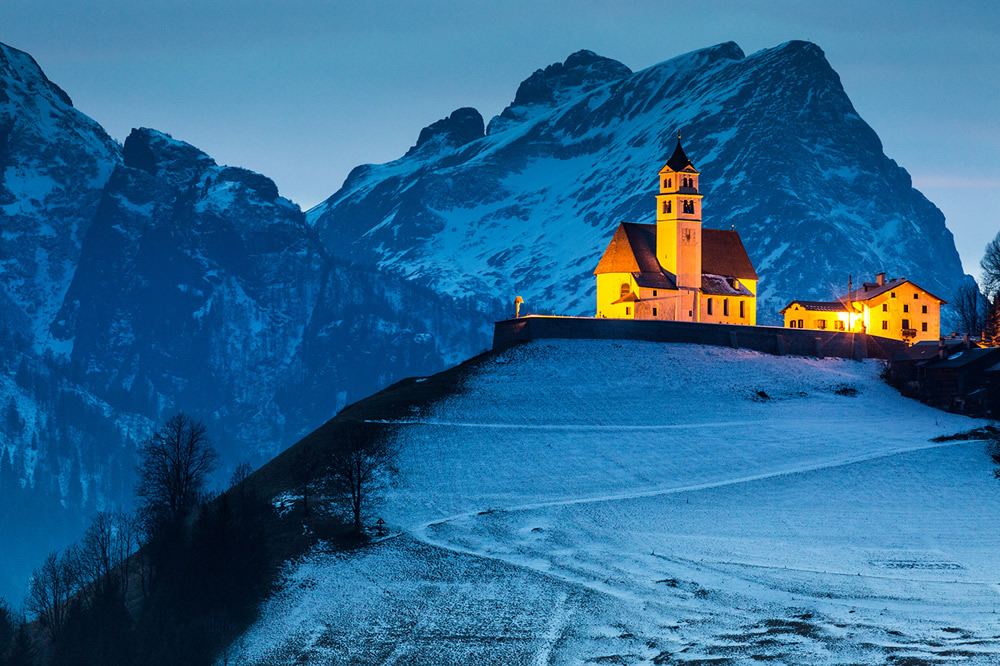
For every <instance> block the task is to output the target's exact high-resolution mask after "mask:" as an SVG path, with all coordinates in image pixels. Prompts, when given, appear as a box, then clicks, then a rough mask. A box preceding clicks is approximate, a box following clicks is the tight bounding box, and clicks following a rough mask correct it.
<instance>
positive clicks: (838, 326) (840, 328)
mask: <svg viewBox="0 0 1000 666" xmlns="http://www.w3.org/2000/svg"><path fill="white" fill-rule="evenodd" d="M834 328H835V329H837V330H838V331H843V330H844V322H842V321H840V320H839V319H838V320H837V323H836V325H835V326H834Z"/></svg>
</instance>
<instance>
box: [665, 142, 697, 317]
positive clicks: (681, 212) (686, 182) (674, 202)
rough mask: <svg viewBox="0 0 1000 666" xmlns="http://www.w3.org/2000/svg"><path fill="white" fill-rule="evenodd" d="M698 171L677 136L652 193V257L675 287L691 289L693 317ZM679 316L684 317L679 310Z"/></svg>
mask: <svg viewBox="0 0 1000 666" xmlns="http://www.w3.org/2000/svg"><path fill="white" fill-rule="evenodd" d="M698 176H699V174H698V170H697V169H695V168H694V165H693V164H691V160H690V159H688V156H687V155H686V154H685V153H684V149H683V148H682V147H681V136H680V134H678V135H677V147H676V148H674V154H673V155H671V156H670V159H669V160H667V163H666V165H665V166H664V167H663V168H662V169H660V193H659V194H658V195H656V258H657V259H658V260H659V262H660V266H662V267H663V269H664V270H665V271H667V272H669V273H672V274H673V275H674V276H675V282H676V283H677V288H678V289H679V290H694V295H693V298H692V308H691V309H692V310H693V312H692V317H697V312H698V307H697V306H698V301H697V292H698V290H700V289H701V195H700V194H698ZM679 314H680V315H681V316H679V317H678V318H679V319H688V318H689V317H685V316H683V315H685V314H687V313H686V312H684V313H679Z"/></svg>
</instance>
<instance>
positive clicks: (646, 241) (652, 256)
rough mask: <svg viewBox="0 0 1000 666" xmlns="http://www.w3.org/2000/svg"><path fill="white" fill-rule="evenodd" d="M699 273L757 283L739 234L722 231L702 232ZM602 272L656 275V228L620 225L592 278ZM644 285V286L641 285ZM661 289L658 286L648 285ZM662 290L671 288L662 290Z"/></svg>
mask: <svg viewBox="0 0 1000 666" xmlns="http://www.w3.org/2000/svg"><path fill="white" fill-rule="evenodd" d="M701 239H702V240H701V270H702V273H706V274H710V275H719V276H724V277H735V278H740V279H741V280H756V279H757V271H755V270H754V268H753V263H752V262H751V261H750V257H749V256H747V251H746V248H744V247H743V241H741V240H740V235H739V233H737V232H735V231H727V230H723V229H702V236H701ZM601 273H659V274H661V275H662V274H663V270H662V269H661V268H660V262H659V261H657V260H656V225H655V224H635V223H632V222H622V223H621V224H619V225H618V228H617V229H616V230H615V235H614V236H612V237H611V242H610V243H609V244H608V249H606V250H605V251H604V255H603V256H602V257H601V260H600V261H599V262H598V263H597V268H595V269H594V275H600V274H601ZM640 286H646V285H640ZM650 286H656V287H660V286H661V285H659V284H657V285H652V284H651V285H650ZM663 288H664V289H668V288H673V287H666V286H664V287H663Z"/></svg>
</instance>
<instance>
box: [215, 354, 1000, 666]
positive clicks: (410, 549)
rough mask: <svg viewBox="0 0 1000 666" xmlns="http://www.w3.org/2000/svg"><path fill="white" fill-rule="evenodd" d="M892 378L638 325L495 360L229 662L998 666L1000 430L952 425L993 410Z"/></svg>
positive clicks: (447, 406) (426, 420) (290, 572)
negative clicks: (903, 389)
mask: <svg viewBox="0 0 1000 666" xmlns="http://www.w3.org/2000/svg"><path fill="white" fill-rule="evenodd" d="M623 368H627V369H628V371H627V372H623ZM878 372H879V366H878V364H877V363H876V362H872V361H868V362H864V363H858V362H854V361H847V360H840V359H826V360H818V359H806V358H789V357H773V356H767V355H762V354H757V353H755V352H749V351H737V350H730V349H724V348H712V347H700V346H695V345H667V344H656V343H645V342H624V341H622V342H614V341H580V340H573V341H558V340H554V341H538V342H532V343H528V344H525V345H521V346H518V347H515V348H512V349H510V350H508V351H506V352H503V353H501V354H498V355H493V356H490V357H486V358H485V359H482V360H481V361H479V362H477V363H476V364H474V365H473V367H472V369H471V370H470V371H469V373H468V375H467V376H466V379H465V380H464V381H463V382H462V384H461V386H460V387H459V388H458V389H457V390H455V391H454V392H453V393H452V394H451V395H449V396H447V397H445V398H444V399H441V400H439V401H437V402H435V403H433V404H432V405H430V406H429V407H428V408H427V409H426V412H425V413H423V414H422V415H421V416H420V417H419V418H416V417H415V418H413V419H405V420H402V421H400V420H397V421H396V422H395V425H394V427H393V433H394V435H393V436H394V438H395V439H396V440H397V443H398V444H399V445H400V446H401V447H402V448H401V460H400V462H399V468H400V475H399V477H398V478H397V479H396V480H395V481H394V482H393V483H392V484H391V486H390V487H389V488H388V489H387V490H386V491H385V494H384V500H383V503H382V505H381V506H379V507H377V509H373V511H372V516H371V518H372V519H374V517H375V515H378V516H381V517H383V518H384V519H386V521H387V522H388V523H389V525H390V528H391V531H392V532H393V533H394V534H393V535H392V536H389V537H388V538H385V539H383V540H380V541H378V542H376V543H373V544H372V545H370V546H368V547H366V548H364V549H362V550H360V551H355V552H350V553H341V552H332V553H328V552H325V551H324V549H323V548H322V547H321V548H318V549H316V550H315V551H314V552H313V553H311V554H310V555H309V556H307V557H306V558H304V559H302V560H301V561H298V562H295V563H291V564H289V566H288V567H287V570H286V573H285V576H284V581H283V583H282V585H281V587H280V589H279V590H278V591H277V593H276V594H275V595H274V597H273V598H272V599H271V600H270V601H269V602H268V603H267V605H266V606H265V609H264V613H263V616H262V618H261V619H260V621H259V622H258V623H257V624H256V625H255V626H254V627H252V628H251V630H250V631H249V632H248V633H247V634H245V635H244V637H243V638H242V639H241V640H239V641H237V643H236V644H235V645H234V646H233V647H232V648H231V649H230V650H229V652H228V653H227V655H226V658H227V659H228V660H229V662H228V663H248V664H269V663H287V662H290V661H295V662H296V663H303V664H320V663H329V662H330V660H331V659H333V660H336V661H357V662H358V663H406V664H468V663H504V664H537V663H546V664H548V663H559V664H562V663H618V664H656V663H687V662H689V661H697V660H699V659H702V660H712V659H728V660H730V661H729V662H727V663H758V662H759V661H761V660H766V661H776V662H777V663H817V664H818V663H884V662H887V661H890V660H893V659H898V660H902V661H904V662H905V661H906V660H912V661H913V663H924V662H927V663H931V662H936V661H937V660H940V659H949V658H961V659H962V660H963V663H983V664H986V663H995V661H996V659H998V658H1000V639H998V638H997V636H996V623H995V612H996V609H997V606H998V603H1000V602H998V597H997V592H998V589H1000V587H998V584H1000V578H998V577H997V572H996V559H995V553H994V550H995V544H996V543H997V541H998V540H1000V528H998V527H997V526H996V524H995V521H991V520H990V519H989V516H993V515H996V514H997V512H998V510H1000V483H998V482H997V481H996V480H995V479H994V478H993V474H992V464H991V462H990V459H989V457H988V456H987V455H986V452H985V449H984V445H983V443H982V442H975V441H959V442H954V441H952V442H934V441H932V439H931V438H933V437H936V436H938V435H944V434H952V433H955V432H958V431H965V430H968V429H970V428H972V427H975V426H977V425H979V424H978V423H977V422H976V421H974V420H972V419H969V418H966V417H962V416H957V415H951V414H945V413H942V412H939V411H936V410H933V409H930V408H928V407H926V406H924V405H921V404H919V403H916V402H914V401H911V400H908V399H905V398H902V397H901V396H900V395H899V394H898V393H896V392H895V391H894V390H892V389H890V388H889V387H887V386H886V385H884V384H883V383H882V382H881V381H880V380H879V379H878ZM428 381H431V380H428ZM698 663H704V662H698Z"/></svg>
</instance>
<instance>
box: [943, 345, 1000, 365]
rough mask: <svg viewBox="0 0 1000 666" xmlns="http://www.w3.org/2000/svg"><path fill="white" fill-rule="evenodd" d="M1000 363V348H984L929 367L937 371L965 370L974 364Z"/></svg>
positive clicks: (956, 354)
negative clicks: (948, 369) (964, 368)
mask: <svg viewBox="0 0 1000 666" xmlns="http://www.w3.org/2000/svg"><path fill="white" fill-rule="evenodd" d="M998 361H1000V347H984V348H982V349H966V350H965V351H960V352H957V353H955V354H952V355H951V356H949V357H948V358H946V359H944V360H943V361H939V362H937V363H935V364H933V365H930V366H928V369H930V368H933V369H935V370H938V369H945V368H963V367H965V366H968V365H972V364H973V363H991V364H992V363H996V362H998Z"/></svg>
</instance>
